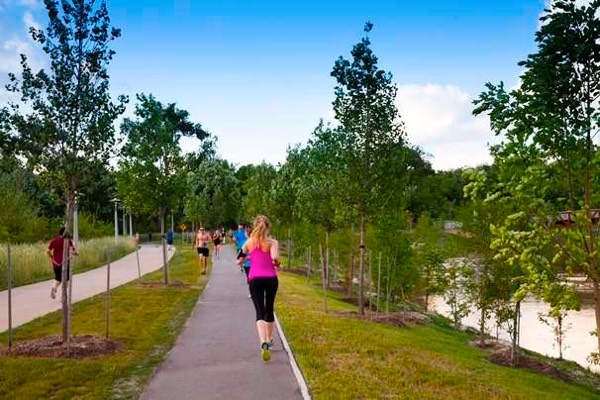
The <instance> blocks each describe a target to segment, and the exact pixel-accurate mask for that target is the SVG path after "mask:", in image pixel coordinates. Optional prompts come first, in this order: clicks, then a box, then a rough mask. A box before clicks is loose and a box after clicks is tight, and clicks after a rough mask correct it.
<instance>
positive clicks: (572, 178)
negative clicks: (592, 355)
mask: <svg viewBox="0 0 600 400" xmlns="http://www.w3.org/2000/svg"><path fill="white" fill-rule="evenodd" d="M577 3H578V2H576V1H575V0H557V1H554V2H552V7H551V9H549V10H546V14H545V15H544V16H543V17H542V18H541V21H542V25H541V27H540V29H539V31H538V32H537V33H536V42H537V45H538V49H537V52H536V53H534V54H531V55H529V56H528V57H527V59H526V60H525V61H523V62H521V63H520V65H521V66H522V67H524V69H525V72H524V73H523V74H522V76H521V86H520V88H518V89H515V90H513V91H511V92H507V91H506V90H505V89H504V86H503V85H502V84H500V85H493V84H490V83H488V84H487V91H486V92H484V93H482V94H481V95H480V96H479V98H478V99H477V100H476V102H475V105H476V108H475V110H474V113H475V114H480V113H487V114H489V116H490V121H491V124H492V128H493V129H494V131H495V132H497V133H498V134H503V135H504V136H505V137H506V139H505V141H504V143H503V144H502V145H501V146H499V147H498V151H497V153H496V154H497V156H496V157H497V158H504V159H510V158H511V157H513V158H515V157H517V156H518V157H519V160H520V162H523V160H527V161H528V162H530V165H529V166H527V167H522V168H519V169H514V170H513V171H512V173H513V174H518V173H519V172H520V174H518V175H517V176H514V175H513V177H512V178H510V181H513V182H514V185H513V188H514V189H515V190H518V192H519V193H520V194H525V193H526V192H527V189H528V187H527V185H526V184H525V183H523V182H522V181H523V180H526V181H527V183H536V185H534V188H535V190H538V189H539V187H538V185H537V183H539V182H538V181H537V180H538V179H540V177H541V178H542V179H547V177H548V175H547V170H548V169H549V166H550V165H552V166H553V172H554V173H555V175H554V176H555V177H559V180H561V181H563V182H566V185H565V186H566V187H568V201H566V202H565V203H564V204H568V206H569V211H570V212H571V215H572V216H573V223H572V224H571V226H570V227H569V228H568V229H563V230H559V229H556V225H555V224H552V223H550V224H549V223H548V215H557V214H556V212H557V211H560V210H552V209H551V206H552V204H551V203H549V202H546V201H544V200H545V197H543V196H538V195H532V194H530V195H529V200H530V201H529V203H528V204H526V205H527V207H528V210H530V211H535V212H534V213H531V212H527V213H526V212H524V211H521V213H522V214H519V215H517V214H515V216H513V217H512V219H513V220H516V219H519V220H520V221H521V222H524V220H525V219H528V220H529V222H528V224H529V228H528V232H523V231H521V232H518V235H520V236H522V237H526V238H528V239H531V241H530V242H529V245H528V246H527V244H526V243H525V242H524V241H523V240H520V241H519V238H518V237H516V236H515V235H514V234H513V232H514V230H511V229H510V226H509V224H507V225H506V226H505V228H499V230H498V231H497V234H496V236H499V239H501V240H504V243H505V244H506V245H508V244H510V245H513V244H519V245H520V246H521V247H520V249H521V250H518V251H524V253H522V254H521V255H519V254H518V253H517V252H513V256H514V257H517V256H519V257H520V258H522V259H523V258H524V259H525V260H526V261H527V262H528V263H529V262H530V261H534V260H535V261H536V264H537V265H538V266H539V265H540V263H539V262H538V261H539V260H543V259H544V258H548V259H550V260H551V261H550V263H546V265H549V264H553V262H556V261H557V260H560V259H562V260H564V263H565V267H566V268H567V270H569V271H576V270H578V269H580V270H582V271H583V272H584V273H585V274H586V275H587V276H588V277H589V278H590V280H591V281H592V283H593V287H594V298H595V314H596V326H597V329H596V330H597V331H598V330H600V278H599V277H600V263H599V261H600V260H599V259H598V257H599V255H598V251H597V248H598V242H597V240H598V239H597V235H596V230H597V226H595V220H594V211H593V210H594V207H595V205H596V204H597V201H598V194H597V193H596V191H595V187H596V186H597V185H594V183H597V179H598V178H597V177H598V166H599V164H598V162H597V157H598V151H597V150H598V148H597V145H596V144H595V143H594V136H595V135H596V133H597V132H598V130H599V129H600V121H599V119H598V113H599V111H600V106H599V104H598V102H597V100H598V98H599V96H600V40H599V39H600V19H598V18H597V17H596V15H597V13H598V12H599V9H600V1H599V0H593V1H591V2H590V3H589V4H588V5H583V6H578V4H577ZM525 156H526V157H527V158H525ZM535 164H537V165H535ZM544 169H545V170H544ZM541 170H544V173H546V175H544V176H541V174H540V171H541ZM505 177H506V175H505ZM517 181H519V182H517ZM505 192H506V191H505ZM521 204H523V203H521ZM550 212H551V214H549V213H550ZM544 214H545V215H544ZM532 215H535V216H537V217H536V218H533V217H532ZM515 217H517V218H515ZM506 221H507V222H510V221H508V220H506ZM540 236H543V237H545V238H546V239H547V240H546V241H545V242H540V241H541V240H540V239H539V237H540ZM536 241H537V242H538V243H536ZM503 248H506V247H505V246H503ZM549 249H550V250H552V251H553V252H554V253H555V256H554V257H552V255H548V254H547V252H548V250H549ZM513 251H514V250H513ZM544 263H545V262H542V264H544ZM529 265H533V264H529ZM528 270H529V271H537V270H538V269H537V268H533V269H532V268H528ZM539 276H541V275H539V274H538V273H534V274H533V275H531V276H529V278H531V279H529V281H530V282H534V281H535V279H536V278H538V277H539ZM598 350H599V352H600V335H598ZM598 354H600V353H598Z"/></svg>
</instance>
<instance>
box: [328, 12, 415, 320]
mask: <svg viewBox="0 0 600 400" xmlns="http://www.w3.org/2000/svg"><path fill="white" fill-rule="evenodd" d="M372 28H373V24H371V23H370V22H367V23H366V24H365V28H364V32H365V36H364V37H363V38H362V40H361V41H360V42H359V43H357V44H356V45H354V47H353V48H352V51H351V56H352V59H351V60H347V59H344V58H343V57H340V58H339V59H338V60H337V61H336V62H335V65H334V67H333V71H332V72H331V75H332V76H333V77H334V78H335V79H336V81H337V86H336V87H335V100H334V101H333V110H334V112H335V117H336V119H337V120H338V121H340V123H341V125H342V128H343V132H344V134H345V136H346V137H345V138H344V140H343V144H344V152H343V153H344V154H343V159H344V162H345V167H346V168H345V169H346V171H347V175H346V178H347V179H346V185H345V186H346V188H347V189H348V191H349V192H351V193H352V197H351V203H350V204H352V205H353V206H354V208H355V210H356V213H357V214H358V216H359V219H360V237H361V239H360V263H359V266H360V278H359V280H360V295H359V307H360V312H361V313H364V301H363V300H364V273H365V271H364V270H365V233H366V224H367V219H368V216H369V214H370V213H372V212H374V211H375V210H376V209H377V208H378V207H379V206H381V204H382V203H381V199H382V197H383V196H385V195H386V194H387V193H389V192H390V189H391V185H389V181H387V180H386V179H387V178H389V177H390V176H392V177H394V176H395V173H394V172H393V171H392V170H391V169H390V166H396V163H395V161H396V160H397V158H396V157H397V155H398V152H397V151H398V147H399V146H402V145H403V137H404V129H403V126H402V124H401V122H400V116H399V113H398V109H397V107H396V92H397V88H396V85H395V84H394V83H392V74H391V73H389V72H387V73H386V72H385V71H383V70H381V69H379V68H378V66H377V62H378V59H377V57H376V56H375V54H374V53H373V51H372V49H371V47H370V46H371V41H370V40H369V37H368V34H369V32H371V29H372ZM396 196H397V197H401V196H400V195H398V194H396Z"/></svg>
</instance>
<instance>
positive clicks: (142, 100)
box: [117, 94, 209, 234]
mask: <svg viewBox="0 0 600 400" xmlns="http://www.w3.org/2000/svg"><path fill="white" fill-rule="evenodd" d="M136 97H137V100H138V104H137V105H136V108H135V116H136V117H137V118H136V120H131V119H129V118H126V119H125V120H124V121H123V124H122V125H121V131H122V133H123V135H124V136H125V137H126V138H127V141H126V143H125V145H124V146H123V149H122V150H121V154H122V156H123V158H122V160H121V162H120V163H119V167H120V168H119V171H118V173H117V187H118V191H119V195H120V196H121V197H122V200H123V203H124V205H125V207H126V208H127V209H129V210H131V211H133V212H137V213H153V214H155V215H157V216H158V218H159V221H160V232H161V234H164V231H165V214H166V212H167V210H168V209H174V208H175V207H176V205H177V204H178V202H180V201H181V199H182V198H183V196H184V194H185V192H186V190H185V170H184V166H185V163H184V159H183V156H182V154H181V148H180V147H179V141H180V139H181V137H182V136H188V137H195V138H197V139H199V140H205V139H207V138H209V133H208V132H206V131H205V130H204V129H203V128H202V126H201V125H200V124H197V123H193V122H190V121H189V113H188V112H187V111H185V110H181V109H178V108H176V107H175V104H174V103H171V104H167V105H163V104H162V103H161V102H160V101H158V100H156V99H155V98H154V96H152V95H148V96H147V95H145V94H138V95H137V96H136Z"/></svg>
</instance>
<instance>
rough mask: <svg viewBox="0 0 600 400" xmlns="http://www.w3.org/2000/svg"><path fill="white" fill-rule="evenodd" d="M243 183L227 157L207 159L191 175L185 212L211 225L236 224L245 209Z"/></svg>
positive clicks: (195, 219)
mask: <svg viewBox="0 0 600 400" xmlns="http://www.w3.org/2000/svg"><path fill="white" fill-rule="evenodd" d="M241 201H242V199H241V195H240V189H239V183H238V180H237V179H236V177H235V175H234V172H233V167H232V166H231V165H229V164H228V163H227V161H225V160H206V161H204V162H202V163H201V164H200V165H199V166H198V167H197V168H196V169H195V170H193V171H190V172H188V174H187V194H186V197H185V214H186V216H187V218H189V219H190V220H192V221H194V222H200V223H202V224H205V225H206V226H208V227H212V228H216V227H219V226H223V225H227V226H232V225H235V223H236V222H237V221H239V213H240V209H241Z"/></svg>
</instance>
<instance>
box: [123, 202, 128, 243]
mask: <svg viewBox="0 0 600 400" xmlns="http://www.w3.org/2000/svg"><path fill="white" fill-rule="evenodd" d="M126 215H127V214H126V213H125V206H123V237H125V236H127V224H126V222H125V221H126V219H125V216H126Z"/></svg>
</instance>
